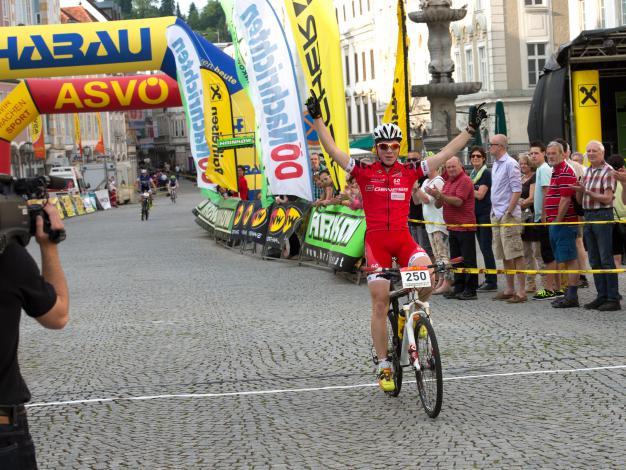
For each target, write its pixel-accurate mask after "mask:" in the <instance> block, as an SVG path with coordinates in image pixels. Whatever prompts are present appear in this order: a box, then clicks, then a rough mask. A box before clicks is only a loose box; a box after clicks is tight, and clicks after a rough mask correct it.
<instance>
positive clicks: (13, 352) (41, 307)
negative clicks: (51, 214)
mask: <svg viewBox="0 0 626 470" xmlns="http://www.w3.org/2000/svg"><path fill="white" fill-rule="evenodd" d="M56 300H57V295H56V292H55V290H54V287H52V285H51V284H49V283H48V282H46V281H45V280H44V278H43V276H41V274H40V273H39V268H38V267H37V263H35V260H34V259H33V258H32V257H31V256H30V255H29V254H28V252H27V251H26V249H25V248H24V247H22V246H20V245H18V244H16V243H11V244H10V245H9V246H7V247H6V249H5V250H4V253H2V254H1V255H0V404H2V405H18V404H20V403H25V402H27V401H28V400H30V392H29V391H28V387H26V383H25V382H24V379H23V378H22V374H21V373H20V367H19V365H18V363H17V345H18V341H19V332H20V316H21V311H22V309H24V311H25V312H26V313H27V314H28V315H29V316H31V317H39V316H41V315H43V314H44V313H47V312H48V311H49V310H50V309H51V308H52V307H53V306H54V304H55V303H56Z"/></svg>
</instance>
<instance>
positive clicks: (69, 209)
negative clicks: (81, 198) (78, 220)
mask: <svg viewBox="0 0 626 470" xmlns="http://www.w3.org/2000/svg"><path fill="white" fill-rule="evenodd" d="M61 205H62V206H63V210H64V212H65V216H66V217H74V216H75V215H76V211H75V209H74V203H73V202H72V198H71V197H70V196H69V195H67V194H66V195H63V196H61Z"/></svg>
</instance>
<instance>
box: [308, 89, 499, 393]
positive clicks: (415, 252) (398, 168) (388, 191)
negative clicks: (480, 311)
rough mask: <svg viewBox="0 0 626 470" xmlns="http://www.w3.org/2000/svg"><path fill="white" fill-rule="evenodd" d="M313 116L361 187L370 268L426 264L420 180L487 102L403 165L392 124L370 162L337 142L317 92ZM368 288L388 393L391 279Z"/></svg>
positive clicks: (476, 122)
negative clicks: (413, 223) (419, 239)
mask: <svg viewBox="0 0 626 470" xmlns="http://www.w3.org/2000/svg"><path fill="white" fill-rule="evenodd" d="M306 106H307V110H308V112H309V114H310V115H311V117H312V118H313V126H314V128H315V130H316V131H317V135H318V136H319V139H320V142H321V143H322V146H323V147H324V150H326V152H327V153H328V155H330V157H331V158H332V159H333V160H334V161H335V162H336V163H337V164H338V165H339V166H341V167H342V168H343V169H344V170H346V172H348V173H350V174H351V175H352V177H353V178H354V179H355V180H356V182H357V183H358V185H359V188H360V189H361V196H362V199H363V209H364V211H365V221H366V225H367V229H366V233H365V256H366V257H367V263H368V265H369V266H371V267H377V268H378V267H380V268H390V267H392V266H391V263H392V258H396V260H397V262H398V263H399V265H400V266H401V267H406V266H427V265H429V264H432V262H431V260H430V258H429V257H428V255H427V254H426V252H425V251H424V249H422V248H421V247H420V246H419V245H418V244H417V243H416V242H415V241H414V240H413V237H411V233H410V232H409V228H408V215H409V201H410V199H411V190H412V188H413V184H414V183H415V181H416V180H418V179H419V178H421V177H422V176H425V175H429V176H430V177H431V178H434V177H435V176H436V174H437V173H436V171H437V169H438V168H439V167H440V166H442V165H443V164H444V163H445V162H446V161H447V160H448V159H450V158H451V157H453V156H454V155H455V154H456V153H457V152H458V151H460V150H461V149H463V148H464V147H465V146H466V145H467V142H468V141H469V140H470V139H471V138H472V136H473V135H474V134H475V133H476V131H477V130H478V128H479V127H480V123H481V121H482V120H483V119H484V118H485V117H486V115H487V113H486V112H485V111H484V110H483V109H482V106H483V105H480V106H478V107H472V112H471V113H470V116H469V123H468V126H467V128H466V129H465V130H464V131H463V132H461V133H460V134H459V135H458V136H457V137H455V138H454V139H453V140H452V141H451V142H450V143H449V144H448V145H446V146H445V147H444V148H443V149H442V150H441V151H440V152H439V153H438V154H437V155H435V156H433V157H430V158H428V160H423V161H422V162H421V163H418V162H413V163H404V164H403V163H400V162H398V155H399V153H400V142H401V141H402V131H401V130H400V128H399V127H398V126H397V125H395V124H391V123H387V124H382V125H380V126H378V127H376V128H375V129H374V143H375V147H376V156H377V157H378V160H377V161H376V162H375V163H372V164H367V163H364V162H361V161H360V160H355V159H354V158H351V157H350V156H349V155H348V154H346V153H345V152H344V151H343V150H341V149H340V148H339V147H337V145H336V144H335V141H334V140H333V137H332V136H331V134H330V132H329V131H328V129H327V128H326V125H325V124H324V121H323V119H322V112H321V107H320V103H319V100H318V99H317V97H316V96H315V95H314V94H313V95H312V96H311V97H310V98H309V99H308V100H307V102H306ZM368 287H369V290H370V295H371V298H372V320H371V332H372V341H373V343H374V349H375V350H376V355H377V357H378V372H377V379H378V385H379V386H380V388H381V389H383V390H384V391H385V392H390V391H393V390H394V389H395V384H394V382H393V370H392V364H391V362H390V361H389V359H388V357H387V354H388V351H387V324H386V323H387V311H388V308H389V281H388V280H387V279H384V278H382V277H380V276H379V275H377V274H372V275H370V276H368ZM431 291H432V289H430V288H424V289H421V290H420V299H421V300H426V299H428V297H429V296H430V293H431Z"/></svg>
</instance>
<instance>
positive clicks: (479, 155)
mask: <svg viewBox="0 0 626 470" xmlns="http://www.w3.org/2000/svg"><path fill="white" fill-rule="evenodd" d="M470 156H471V157H472V158H483V156H482V155H481V154H480V153H475V154H474V155H470Z"/></svg>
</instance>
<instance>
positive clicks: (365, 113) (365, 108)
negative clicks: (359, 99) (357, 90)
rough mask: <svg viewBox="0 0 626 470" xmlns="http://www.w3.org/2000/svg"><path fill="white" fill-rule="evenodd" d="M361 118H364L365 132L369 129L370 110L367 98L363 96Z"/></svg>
mask: <svg viewBox="0 0 626 470" xmlns="http://www.w3.org/2000/svg"><path fill="white" fill-rule="evenodd" d="M363 118H364V119H365V132H369V131H370V110H369V105H368V103H367V98H363Z"/></svg>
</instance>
